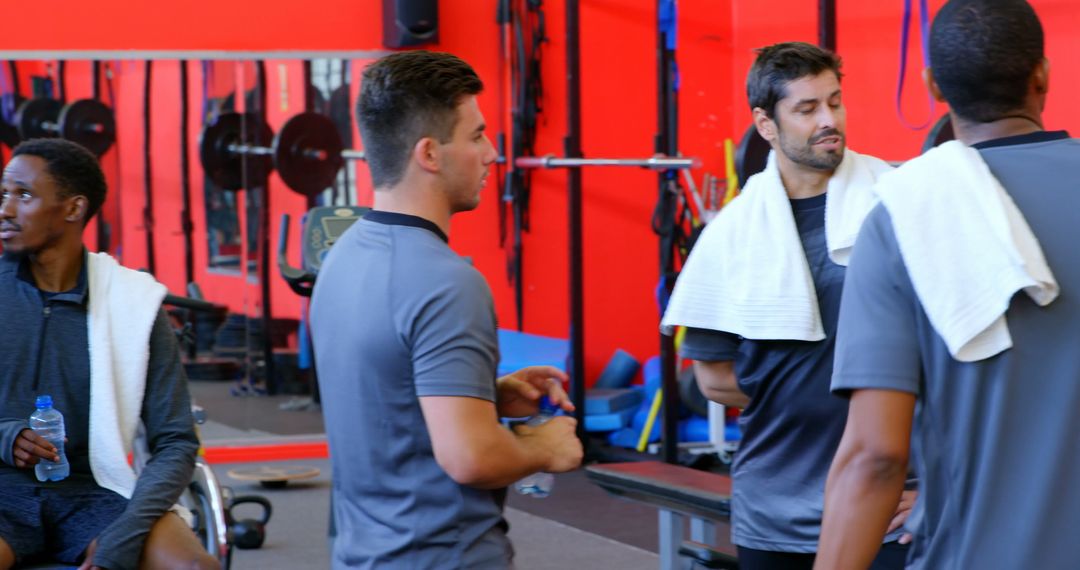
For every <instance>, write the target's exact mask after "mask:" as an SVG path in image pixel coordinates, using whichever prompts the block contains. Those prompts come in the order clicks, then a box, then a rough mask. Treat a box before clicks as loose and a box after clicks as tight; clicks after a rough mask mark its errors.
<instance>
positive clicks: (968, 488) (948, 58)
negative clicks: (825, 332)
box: [819, 0, 1080, 570]
mask: <svg viewBox="0 0 1080 570" xmlns="http://www.w3.org/2000/svg"><path fill="white" fill-rule="evenodd" d="M1042 47H1043V36H1042V28H1041V25H1040V24H1039V21H1038V18H1037V16H1036V15H1035V13H1034V11H1033V10H1032V9H1031V7H1030V6H1028V5H1027V3H1026V2H1023V1H1022V0H964V1H957V0H953V1H952V2H950V3H949V4H948V5H946V6H945V7H944V8H943V9H942V10H941V12H940V13H939V14H938V15H937V17H936V19H935V21H934V25H933V30H932V32H931V38H930V57H931V64H932V68H931V71H932V75H931V76H930V77H931V81H930V87H931V90H932V91H933V92H934V93H935V94H936V95H938V96H939V98H940V96H941V95H942V94H943V95H944V98H945V99H946V100H947V101H948V103H949V106H950V114H951V116H952V121H953V127H954V129H955V132H956V135H957V138H958V139H959V140H960V141H962V142H963V143H965V144H967V145H969V146H973V147H974V148H976V149H977V150H978V151H979V154H980V156H981V157H982V159H983V161H984V162H985V163H986V165H987V166H988V167H989V169H990V172H991V174H992V175H993V176H994V177H995V178H996V179H997V180H998V181H999V182H1000V183H1001V185H1002V186H1003V187H1004V188H1005V190H1006V191H1007V193H1008V195H1009V197H1010V198H1011V199H1012V201H1013V202H1014V203H1015V204H1016V206H1017V208H1018V209H1019V211H1020V213H1021V214H1022V216H1023V218H1024V219H1025V220H1026V222H1027V225H1028V226H1030V228H1031V231H1032V232H1033V234H1034V236H1035V238H1036V239H1037V240H1038V243H1039V245H1040V247H1041V249H1042V252H1043V254H1044V255H1045V258H1046V262H1047V264H1048V265H1049V267H1050V269H1051V270H1052V272H1053V275H1054V277H1055V278H1056V279H1057V282H1058V284H1059V285H1060V291H1061V294H1060V296H1059V297H1058V298H1057V299H1056V300H1054V301H1053V302H1052V303H1050V304H1049V305H1047V306H1045V307H1040V306H1037V305H1036V304H1035V303H1034V302H1033V301H1032V300H1031V298H1029V297H1028V295H1026V294H1024V293H1022V292H1018V293H1017V294H1016V295H1015V296H1014V297H1013V298H1012V300H1011V303H1010V304H1009V306H1008V309H1007V310H1006V313H1005V316H1006V319H1007V324H1008V330H1009V333H1010V335H1011V337H1012V347H1011V348H1009V349H1007V350H1005V351H1004V352H1000V353H999V354H996V355H994V356H991V357H989V358H985V359H982V360H978V361H974V362H961V361H959V360H956V359H954V358H953V357H952V356H951V354H950V352H949V350H948V347H947V346H946V344H945V341H944V340H943V339H942V337H941V336H940V335H939V333H938V331H937V330H935V328H934V326H933V325H932V324H931V322H930V320H929V318H928V317H927V312H926V311H925V310H924V307H923V304H922V303H921V302H920V298H919V296H918V295H917V294H916V292H915V288H914V286H913V284H912V279H911V277H910V275H909V269H908V266H907V265H906V263H905V261H904V258H903V256H902V255H901V251H900V247H899V246H898V245H897V230H896V228H895V226H894V220H893V218H892V217H890V214H889V211H888V210H887V209H886V208H885V207H883V206H879V207H878V208H877V209H876V210H875V211H874V212H872V213H871V214H870V216H869V217H868V218H867V220H866V222H865V224H864V225H863V228H862V232H861V233H860V235H859V238H858V241H857V243H856V246H855V251H854V253H853V256H852V259H851V264H850V266H849V267H848V273H847V281H846V283H845V285H844V297H843V301H842V304H841V310H840V335H839V338H838V340H837V349H836V365H835V373H834V376H833V389H834V390H835V391H837V392H839V393H841V394H849V395H850V397H851V405H850V411H849V416H848V418H849V420H848V426H847V429H846V431H845V434H844V437H843V440H842V441H841V444H840V448H839V450H838V451H837V456H836V459H835V461H834V464H833V467H832V471H831V472H830V475H829V483H828V487H827V491H826V506H825V523H824V530H823V532H822V542H821V549H820V554H819V564H820V566H819V567H821V568H828V569H830V570H832V569H837V568H845V569H846V568H865V567H866V564H867V561H868V560H869V556H870V553H871V549H872V547H873V545H874V544H875V543H876V541H878V540H879V539H880V536H881V534H882V532H883V530H884V528H885V524H886V523H887V521H888V517H889V512H888V509H887V508H886V505H887V504H888V503H890V502H895V497H896V495H897V494H898V493H899V492H900V489H901V488H902V487H903V482H904V469H905V467H906V465H907V463H908V449H909V442H910V441H911V434H912V433H913V432H912V427H913V426H914V427H915V429H914V434H915V436H914V443H915V446H914V453H915V455H916V459H917V461H915V464H916V465H917V466H918V467H919V470H920V491H921V492H920V496H919V503H918V505H917V506H916V513H915V514H913V515H912V517H911V520H909V522H908V524H909V527H910V528H911V530H912V531H913V532H914V534H915V543H914V550H915V555H914V556H913V558H912V563H911V564H912V565H911V566H910V567H913V568H920V569H922V568H926V569H934V570H937V569H953V568H955V569H967V568H1038V569H1058V568H1060V569H1065V568H1075V567H1076V566H1077V561H1078V560H1080V542H1077V539H1076V536H1075V534H1076V531H1077V529H1080V492H1077V491H1076V482H1077V481H1078V480H1080V413H1077V410H1078V409H1080V356H1078V355H1080V352H1078V351H1077V348H1076V346H1077V339H1080V304H1078V302H1077V296H1076V292H1077V291H1080V263H1078V258H1077V255H1076V244H1077V243H1080V225H1078V224H1077V223H1076V222H1077V216H1076V212H1078V211H1080V193H1078V192H1077V187H1076V183H1075V175H1074V172H1075V170H1076V166H1077V164H1080V142H1078V141H1076V140H1073V139H1070V138H1068V136H1067V135H1066V134H1065V133H1064V132H1056V133H1055V132H1045V131H1043V130H1042V128H1041V125H1042V118H1041V110H1042V108H1043V103H1044V101H1045V94H1046V89H1047V85H1048V83H1047V65H1046V60H1045V59H1044V58H1043V50H1042ZM901 169H903V167H901ZM935 190H938V189H935ZM949 190H950V187H949V186H948V185H947V182H943V185H942V187H941V188H940V191H942V192H948V191H949ZM935 239H940V240H950V239H963V237H962V236H961V235H952V234H950V235H942V236H940V237H937V238H935ZM987 247H999V246H996V245H987Z"/></svg>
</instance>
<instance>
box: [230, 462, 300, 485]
mask: <svg viewBox="0 0 1080 570" xmlns="http://www.w3.org/2000/svg"><path fill="white" fill-rule="evenodd" d="M228 473H229V477H232V478H233V479H238V480H240V481H258V482H259V484H260V485H262V486H263V487H270V488H280V487H284V486H285V485H288V484H289V481H299V480H302V479H311V478H312V477H317V476H318V475H319V473H320V471H319V469H318V468H317V467H308V466H306V465H294V466H293V465H290V466H274V465H259V466H258V467H238V468H236V469H230V470H229V471H228Z"/></svg>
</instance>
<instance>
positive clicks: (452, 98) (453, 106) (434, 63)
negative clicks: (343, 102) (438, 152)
mask: <svg viewBox="0 0 1080 570" xmlns="http://www.w3.org/2000/svg"><path fill="white" fill-rule="evenodd" d="M483 88H484V84H483V82H482V81H480V77H479V76H478V75H477V74H476V71H474V70H473V68H472V67H471V66H470V65H469V64H468V63H465V62H464V61H463V60H461V59H460V58H458V57H456V56H453V55H450V54H448V53H437V52H430V51H408V52H400V53H395V54H392V55H388V56H386V57H384V58H382V59H380V60H378V61H376V62H375V63H372V64H371V65H369V66H368V67H367V68H365V69H364V75H363V80H362V81H361V84H360V98H359V100H358V101H357V102H356V122H357V126H358V127H359V129H360V138H361V139H363V141H364V155H365V158H366V160H367V163H368V168H369V169H370V170H371V179H372V182H373V183H374V185H375V187H376V188H380V187H385V186H392V185H394V184H397V183H398V182H399V181H400V180H401V177H402V176H404V175H405V167H406V166H407V165H408V163H409V154H410V152H411V151H412V148H413V146H414V145H415V144H416V141H418V140H420V139H422V138H424V137H433V138H436V139H438V140H439V141H441V142H446V141H449V140H450V138H451V137H452V136H453V133H454V126H455V125H456V124H457V106H458V105H459V104H460V103H461V100H462V98H463V97H465V96H468V95H476V94H478V93H480V92H481V91H482V90H483Z"/></svg>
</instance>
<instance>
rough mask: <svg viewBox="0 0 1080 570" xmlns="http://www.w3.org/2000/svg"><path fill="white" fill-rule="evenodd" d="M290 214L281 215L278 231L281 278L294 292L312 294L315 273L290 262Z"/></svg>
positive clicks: (304, 294)
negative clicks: (279, 229)
mask: <svg viewBox="0 0 1080 570" xmlns="http://www.w3.org/2000/svg"><path fill="white" fill-rule="evenodd" d="M288 251H289V215H288V214H282V215H281V231H279V232H278V253H277V264H278V271H279V272H280V273H281V278H282V279H284V280H285V282H286V283H288V284H289V288H290V289H292V290H293V293H296V294H297V295H300V296H302V297H310V296H311V288H312V286H314V285H315V275H314V274H313V273H310V272H308V271H304V270H303V269H300V268H299V267H294V266H292V265H290V264H289V258H288Z"/></svg>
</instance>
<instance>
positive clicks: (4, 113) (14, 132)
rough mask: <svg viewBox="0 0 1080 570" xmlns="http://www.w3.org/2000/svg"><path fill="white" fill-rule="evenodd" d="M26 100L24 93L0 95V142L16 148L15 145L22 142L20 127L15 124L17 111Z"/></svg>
mask: <svg viewBox="0 0 1080 570" xmlns="http://www.w3.org/2000/svg"><path fill="white" fill-rule="evenodd" d="M25 100H26V99H25V98H24V97H23V96H22V95H17V94H15V93H5V94H3V95H0V143H4V144H6V145H7V146H8V148H15V145H17V144H19V143H20V142H22V137H20V136H19V129H18V128H17V127H16V126H15V112H16V110H17V109H18V108H19V105H21V104H22V102H23V101H25Z"/></svg>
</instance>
